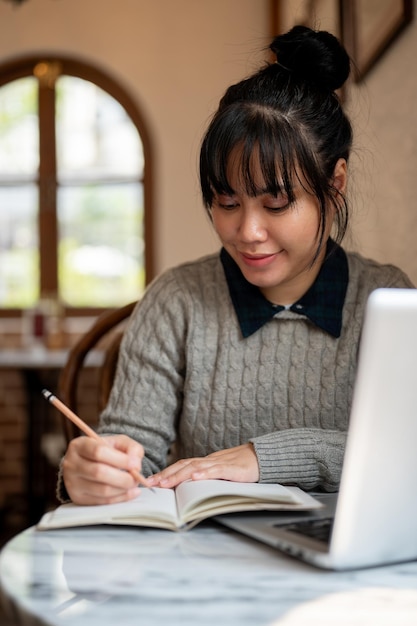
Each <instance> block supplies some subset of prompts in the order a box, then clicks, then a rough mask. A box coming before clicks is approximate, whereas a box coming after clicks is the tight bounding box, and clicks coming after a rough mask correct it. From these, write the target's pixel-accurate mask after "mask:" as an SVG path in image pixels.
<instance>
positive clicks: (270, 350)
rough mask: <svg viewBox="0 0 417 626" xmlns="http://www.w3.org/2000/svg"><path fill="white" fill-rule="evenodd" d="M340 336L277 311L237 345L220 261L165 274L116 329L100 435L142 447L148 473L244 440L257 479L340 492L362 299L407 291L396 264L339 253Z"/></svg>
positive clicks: (206, 259)
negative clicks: (114, 364)
mask: <svg viewBox="0 0 417 626" xmlns="http://www.w3.org/2000/svg"><path fill="white" fill-rule="evenodd" d="M348 263H349V286H348V291H347V295H346V301H345V306H344V311H343V329H342V334H341V336H340V338H334V337H332V336H331V335H329V334H327V333H325V332H324V331H322V330H320V329H319V328H317V327H316V326H314V325H313V324H312V323H311V322H309V321H308V320H307V319H306V318H305V317H302V316H300V315H297V314H296V313H293V312H291V311H282V312H280V313H277V315H276V316H275V317H274V318H273V319H272V320H270V321H269V322H268V323H266V324H265V325H264V326H263V327H262V328H261V329H260V330H258V331H257V332H256V333H254V334H253V335H251V336H249V337H248V338H247V339H243V338H242V335H241V332H240V328H239V325H238V322H237V319H236V314H235V311H234V308H233V306H232V303H231V300H230V296H229V292H228V287H227V284H226V280H225V276H224V272H223V268H222V265H221V262H220V259H219V256H218V255H217V254H216V255H211V256H208V257H204V258H202V259H199V260H197V261H194V262H192V263H186V264H184V265H181V266H179V267H177V268H174V269H171V270H168V271H167V272H165V273H164V274H163V275H161V276H160V277H158V278H157V279H156V280H155V281H154V282H153V283H152V284H151V285H150V286H149V288H148V289H147V291H146V294H145V295H144V297H143V299H142V300H141V302H140V303H139V304H138V306H137V308H136V311H135V313H134V314H133V316H132V318H131V321H130V324H129V327H128V329H127V331H126V333H125V336H124V339H123V342H122V346H121V352H120V358H119V364H118V370H117V374H116V379H115V383H114V387H113V390H112V393H111V396H110V400H109V404H108V406H107V408H106V409H105V411H104V412H103V414H102V416H101V422H100V432H102V433H125V434H127V435H129V436H131V437H133V438H134V439H137V440H138V441H140V442H141V443H142V444H143V446H144V447H145V451H146V457H145V459H144V463H143V472H144V474H145V475H149V474H151V473H153V472H156V471H158V470H160V469H162V468H163V467H164V466H165V465H166V459H167V454H168V452H169V449H170V447H171V446H172V444H173V443H174V442H175V441H176V447H177V451H178V456H179V457H180V458H182V457H193V456H205V455H206V454H208V453H210V452H213V451H215V450H220V449H224V448H229V447H232V446H237V445H239V444H241V443H244V442H248V441H251V442H253V444H254V447H255V451H256V454H257V458H258V461H259V467H260V481H261V482H281V483H285V484H297V485H299V486H301V487H302V488H304V489H313V488H316V487H322V488H324V489H326V490H330V491H332V490H336V489H337V488H338V484H339V479H340V472H341V466H342V460H343V454H344V447H345V439H346V430H347V426H348V418H349V412H350V406H351V400H352V391H353V384H354V379H355V372H356V364H357V352H358V343H359V338H360V332H361V327H362V321H363V315H364V307H365V303H366V300H367V297H368V295H369V293H370V292H371V291H373V290H374V289H376V288H377V287H412V284H411V282H410V281H409V280H408V278H407V277H406V276H405V275H404V274H403V273H402V272H401V271H400V270H398V269H397V268H395V267H393V266H388V265H379V264H377V263H376V262H373V261H370V260H367V259H364V258H363V257H361V256H359V255H357V254H353V253H348Z"/></svg>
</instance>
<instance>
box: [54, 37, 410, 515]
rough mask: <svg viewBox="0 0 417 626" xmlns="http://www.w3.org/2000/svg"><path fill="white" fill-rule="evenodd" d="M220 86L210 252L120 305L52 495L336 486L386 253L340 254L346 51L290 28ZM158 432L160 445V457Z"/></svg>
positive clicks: (205, 173) (204, 183)
mask: <svg viewBox="0 0 417 626" xmlns="http://www.w3.org/2000/svg"><path fill="white" fill-rule="evenodd" d="M271 49H272V51H273V52H274V53H275V55H276V59H277V60H276V63H271V64H268V65H266V66H265V67H264V68H262V69H261V70H259V71H258V72H256V73H255V74H254V75H253V76H251V77H249V78H247V79H245V80H243V81H241V82H240V83H238V84H236V85H233V86H231V87H230V88H229V89H228V90H227V91H226V93H225V95H224V97H223V98H222V100H221V102H220V105H219V108H218V111H217V112H216V114H215V115H214V117H213V119H212V121H211V123H210V125H209V127H208V130H207V132H206V135H205V137H204V139H203V143H202V147H201V155H200V179H201V188H202V194H203V199H204V203H205V206H206V208H207V211H208V213H209V216H210V219H211V220H212V223H213V227H214V229H215V231H216V233H217V235H218V237H219V240H220V242H221V245H222V247H221V251H220V254H214V255H211V256H208V257H205V258H202V259H199V260H197V261H194V262H191V263H186V264H183V265H181V266H180V267H177V268H173V269H171V270H169V271H167V272H166V273H164V274H163V275H162V276H160V277H159V278H157V279H156V280H155V281H154V282H153V283H152V284H151V285H150V287H149V288H148V290H147V292H146V293H145V295H144V297H143V299H142V300H141V302H140V304H139V305H138V307H137V308H136V311H135V313H134V314H133V316H132V319H131V322H130V325H129V328H128V330H127V332H126V334H125V337H124V340H123V344H122V347H121V353H120V359H119V365H118V371H117V375H116V379H115V383H114V387H113V390H112V393H111V396H110V400H109V403H108V406H107V408H106V410H105V411H104V413H103V414H102V416H101V421H100V432H101V433H102V434H103V435H106V436H107V441H108V442H110V443H111V445H110V446H104V445H101V444H100V443H97V442H96V441H94V440H91V439H88V438H85V437H82V438H78V439H75V440H74V441H72V442H71V444H70V445H69V447H68V450H67V453H66V455H65V458H64V460H63V463H62V470H61V473H62V478H63V480H61V481H60V485H59V495H60V498H61V500H65V499H66V498H68V497H70V498H71V499H72V500H73V501H74V502H76V503H78V504H96V503H97V504H98V503H110V502H117V501H122V500H127V499H130V498H133V497H135V496H136V495H137V493H138V489H137V486H136V485H135V484H134V480H133V478H132V476H131V474H130V473H129V472H128V471H120V470H129V469H137V470H139V469H140V470H141V471H142V472H143V473H144V475H145V476H147V477H148V478H147V484H148V485H149V486H161V487H174V486H175V485H177V484H178V483H179V482H182V481H183V480H187V479H193V480H199V479H208V478H222V479H229V480H235V481H245V482H256V481H260V482H280V483H284V484H296V485H299V486H300V487H301V488H303V489H307V490H308V489H313V488H322V489H325V490H328V491H335V490H337V489H338V484H339V479H340V473H341V466H342V461H343V454H344V447H345V441H346V431H347V428H348V418H349V411H350V405H351V400H352V390H353V385H354V379H355V372H356V364H357V352H358V344H359V339H360V333H361V327H362V322H363V315H364V307H365V304H366V300H367V298H368V295H369V294H370V292H371V291H373V290H374V289H376V288H378V287H410V288H411V287H412V284H411V282H410V281H409V279H408V278H407V277H406V276H405V275H404V274H403V273H402V272H401V271H400V270H399V269H397V268H395V267H393V266H388V265H380V264H378V263H376V262H374V261H371V260H367V259H364V258H362V257H361V256H360V255H358V254H353V253H347V252H345V251H344V250H343V249H342V248H341V247H340V242H341V241H342V239H343V236H344V234H345V231H346V227H347V222H348V209H347V203H346V197H345V193H346V187H347V175H348V174H347V163H348V158H349V152H350V149H351V144H352V130H351V125H350V123H349V120H348V119H347V117H346V115H345V114H344V112H343V109H342V107H341V104H340V101H339V98H338V96H337V95H336V93H335V90H337V89H338V88H340V87H341V86H342V85H343V84H344V82H345V81H346V79H347V78H348V75H349V58H348V56H347V54H346V52H345V50H344V48H343V47H342V46H341V45H340V44H339V42H338V41H337V39H336V38H335V37H333V36H332V35H331V34H329V33H326V32H323V31H321V32H320V31H319V32H315V31H312V30H310V29H308V28H306V27H302V26H298V27H295V28H293V29H292V30H291V31H290V32H289V33H287V34H285V35H281V36H278V37H276V38H275V39H274V41H273V42H272V44H271ZM174 443H175V448H176V451H177V454H178V458H179V459H180V460H178V461H177V462H175V463H171V464H170V465H168V466H167V456H168V453H169V450H170V448H171V447H172V446H173V444H174Z"/></svg>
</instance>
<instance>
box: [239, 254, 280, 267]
mask: <svg viewBox="0 0 417 626" xmlns="http://www.w3.org/2000/svg"><path fill="white" fill-rule="evenodd" d="M277 254H278V253H276V252H274V253H273V254H245V253H244V252H239V255H240V257H241V259H242V261H243V263H245V265H248V266H249V267H265V266H266V265H269V264H270V263H272V262H273V261H274V260H275V259H276V257H277Z"/></svg>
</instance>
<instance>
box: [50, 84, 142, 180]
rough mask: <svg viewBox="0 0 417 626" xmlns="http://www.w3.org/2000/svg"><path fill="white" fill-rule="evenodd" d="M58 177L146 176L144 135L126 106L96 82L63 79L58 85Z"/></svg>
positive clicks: (65, 178) (61, 178)
mask: <svg viewBox="0 0 417 626" xmlns="http://www.w3.org/2000/svg"><path fill="white" fill-rule="evenodd" d="M56 93H57V100H56V102H57V112H56V134H57V162H58V179H59V181H60V182H65V181H68V180H71V179H73V178H76V179H77V180H79V179H80V178H103V177H108V176H110V177H122V178H126V177H135V178H138V177H139V178H142V174H143V151H142V143H141V141H140V137H139V133H138V131H137V129H136V127H135V126H134V124H133V123H132V121H131V120H130V118H129V117H128V116H127V114H126V111H125V110H124V109H123V107H122V106H120V104H119V103H118V102H117V100H115V99H114V98H112V97H111V96H109V94H107V93H106V92H105V91H103V90H102V89H100V88H99V87H97V86H96V85H94V84H93V83H91V82H89V81H86V80H82V79H81V78H75V77H72V76H61V78H59V80H58V82H57V85H56Z"/></svg>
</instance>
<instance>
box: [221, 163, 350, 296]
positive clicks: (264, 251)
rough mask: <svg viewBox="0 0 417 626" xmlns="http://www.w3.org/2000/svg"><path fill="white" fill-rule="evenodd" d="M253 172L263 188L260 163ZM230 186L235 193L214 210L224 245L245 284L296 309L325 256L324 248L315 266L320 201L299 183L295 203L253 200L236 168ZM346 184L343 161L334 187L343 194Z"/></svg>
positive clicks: (282, 199)
mask: <svg viewBox="0 0 417 626" xmlns="http://www.w3.org/2000/svg"><path fill="white" fill-rule="evenodd" d="M253 168H254V169H253V174H254V179H255V181H256V184H257V187H258V188H259V189H262V177H261V173H260V168H259V165H257V164H256V161H255V162H254V163H253ZM339 170H340V171H339ZM229 181H230V185H231V187H232V189H233V190H235V193H234V194H233V195H217V196H216V197H215V199H214V202H213V206H212V219H213V225H214V228H215V230H216V232H217V234H218V236H219V238H220V241H221V243H222V245H223V246H224V248H225V249H226V250H227V252H228V253H229V254H230V256H231V257H232V258H233V259H234V261H235V262H236V263H237V265H238V266H239V268H240V270H241V271H242V274H243V275H244V276H245V278H246V280H247V281H249V282H250V283H252V284H253V285H255V286H257V287H259V288H260V290H261V291H262V293H263V294H264V295H265V297H266V298H267V299H268V300H269V301H271V302H273V303H275V304H281V305H286V304H292V303H293V302H295V301H297V300H298V299H299V298H300V297H301V296H302V295H303V294H304V293H305V292H306V291H307V290H308V289H309V287H310V286H311V285H312V284H313V282H314V280H315V278H316V276H317V274H318V272H319V270H320V266H321V264H322V262H323V258H324V255H325V246H323V247H322V249H321V251H320V254H319V256H318V258H317V260H316V261H315V262H314V264H313V265H312V261H313V259H314V256H315V254H316V252H317V245H318V232H319V225H320V217H319V207H318V202H317V199H316V198H315V196H313V195H312V194H311V193H308V191H306V190H305V189H304V188H303V186H302V185H301V183H300V182H299V181H298V180H297V181H295V183H294V194H295V202H293V203H292V204H289V203H288V199H287V198H286V196H285V195H278V196H273V195H271V194H269V193H259V195H257V196H255V197H251V196H248V194H247V193H246V191H245V188H244V185H243V184H242V182H241V181H240V180H239V170H238V167H237V166H233V165H232V166H231V167H230V173H229ZM345 182H346V163H345V161H344V160H342V159H341V160H340V161H339V162H338V164H337V166H336V169H335V178H334V181H333V184H334V185H335V186H336V187H337V188H338V189H339V191H344V186H345ZM342 187H343V188H342ZM327 222H328V223H327V225H326V232H325V234H324V235H325V236H324V241H326V240H327V238H328V237H329V235H330V229H331V223H332V219H331V215H330V216H329V218H328V220H327Z"/></svg>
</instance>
